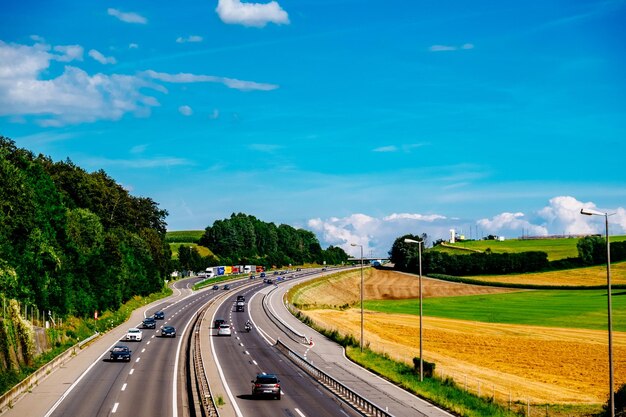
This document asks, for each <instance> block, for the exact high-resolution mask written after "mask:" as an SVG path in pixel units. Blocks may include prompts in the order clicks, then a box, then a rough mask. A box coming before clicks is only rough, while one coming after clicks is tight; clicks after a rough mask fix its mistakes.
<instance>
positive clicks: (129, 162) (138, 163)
mask: <svg viewBox="0 0 626 417" xmlns="http://www.w3.org/2000/svg"><path fill="white" fill-rule="evenodd" d="M87 163H88V164H90V165H93V166H97V167H107V166H119V167H124V168H135V169H145V168H164V167H172V166H179V165H189V164H191V162H190V161H189V160H187V159H184V158H173V157H157V158H152V159H147V158H146V159H107V158H92V159H88V160H87Z"/></svg>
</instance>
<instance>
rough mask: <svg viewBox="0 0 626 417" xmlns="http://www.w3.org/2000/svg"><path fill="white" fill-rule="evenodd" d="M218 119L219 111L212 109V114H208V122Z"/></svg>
mask: <svg viewBox="0 0 626 417" xmlns="http://www.w3.org/2000/svg"><path fill="white" fill-rule="evenodd" d="M219 117H220V111H219V110H218V109H213V112H211V114H209V119H210V120H216V119H219Z"/></svg>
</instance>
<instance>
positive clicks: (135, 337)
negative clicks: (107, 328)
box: [124, 327, 143, 342]
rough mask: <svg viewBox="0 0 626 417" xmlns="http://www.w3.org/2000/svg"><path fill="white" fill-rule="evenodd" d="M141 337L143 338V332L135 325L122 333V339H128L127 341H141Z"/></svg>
mask: <svg viewBox="0 0 626 417" xmlns="http://www.w3.org/2000/svg"><path fill="white" fill-rule="evenodd" d="M142 338H143V332H142V331H141V330H140V329H138V328H136V327H131V328H130V329H128V331H127V332H126V334H125V335H124V340H129V341H131V340H132V341H135V342H141V339H142Z"/></svg>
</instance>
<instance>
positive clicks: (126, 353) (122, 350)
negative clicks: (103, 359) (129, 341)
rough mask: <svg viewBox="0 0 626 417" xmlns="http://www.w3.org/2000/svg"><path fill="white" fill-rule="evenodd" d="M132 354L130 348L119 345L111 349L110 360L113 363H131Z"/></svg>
mask: <svg viewBox="0 0 626 417" xmlns="http://www.w3.org/2000/svg"><path fill="white" fill-rule="evenodd" d="M131 353H132V351H131V350H130V349H129V348H128V346H124V345H117V346H114V347H113V349H111V351H110V355H109V359H110V360H112V361H117V360H121V361H127V362H130V354H131Z"/></svg>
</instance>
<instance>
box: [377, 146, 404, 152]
mask: <svg viewBox="0 0 626 417" xmlns="http://www.w3.org/2000/svg"><path fill="white" fill-rule="evenodd" d="M397 151H398V147H397V146H394V145H389V146H381V147H379V148H375V149H374V152H397Z"/></svg>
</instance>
